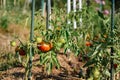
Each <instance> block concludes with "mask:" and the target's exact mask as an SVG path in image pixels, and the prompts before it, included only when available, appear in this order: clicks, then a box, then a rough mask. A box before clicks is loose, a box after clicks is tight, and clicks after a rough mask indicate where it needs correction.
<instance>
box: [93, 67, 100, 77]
mask: <svg viewBox="0 0 120 80" xmlns="http://www.w3.org/2000/svg"><path fill="white" fill-rule="evenodd" d="M93 75H94V77H95V78H98V77H99V76H100V72H99V69H97V68H96V69H95V70H94V71H93Z"/></svg>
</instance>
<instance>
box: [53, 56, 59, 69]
mask: <svg viewBox="0 0 120 80" xmlns="http://www.w3.org/2000/svg"><path fill="white" fill-rule="evenodd" d="M53 61H54V63H55V65H56V66H57V68H58V69H59V68H60V64H59V62H58V60H57V58H56V57H55V56H53Z"/></svg>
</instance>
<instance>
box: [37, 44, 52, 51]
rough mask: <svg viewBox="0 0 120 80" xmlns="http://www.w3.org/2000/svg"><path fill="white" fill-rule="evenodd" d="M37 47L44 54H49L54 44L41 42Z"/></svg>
mask: <svg viewBox="0 0 120 80" xmlns="http://www.w3.org/2000/svg"><path fill="white" fill-rule="evenodd" d="M37 47H38V49H39V50H41V51H42V52H48V51H50V50H51V49H52V47H53V45H52V43H45V42H41V43H38V44H37Z"/></svg>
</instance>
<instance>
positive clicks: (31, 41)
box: [28, 0, 35, 80]
mask: <svg viewBox="0 0 120 80" xmlns="http://www.w3.org/2000/svg"><path fill="white" fill-rule="evenodd" d="M34 11H35V0H32V11H31V30H30V43H33V36H34ZM33 52H34V49H33V46H32V45H30V53H29V67H28V68H29V72H28V80H31V76H32V72H31V69H32V55H33Z"/></svg>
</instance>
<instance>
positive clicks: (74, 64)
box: [0, 53, 84, 80]
mask: <svg viewBox="0 0 120 80" xmlns="http://www.w3.org/2000/svg"><path fill="white" fill-rule="evenodd" d="M37 58H38V55H37V57H36V59H34V61H33V64H34V63H35V62H37V61H38V60H39V59H37ZM57 58H58V60H59V62H60V65H61V68H60V69H56V68H54V69H53V70H52V73H51V74H50V75H48V74H47V73H46V72H45V71H44V67H43V66H40V65H33V67H32V80H84V79H81V78H79V70H80V68H82V66H83V63H82V62H79V61H78V58H76V57H75V56H74V54H73V53H71V55H70V56H69V58H68V57H66V56H65V55H63V54H58V56H57ZM24 72H25V69H24V67H21V66H18V67H15V68H10V69H8V70H6V71H2V72H0V80H24V77H25V73H24Z"/></svg>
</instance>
